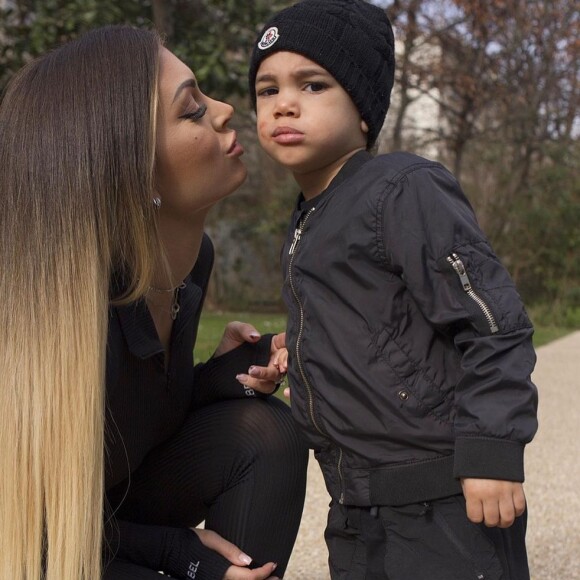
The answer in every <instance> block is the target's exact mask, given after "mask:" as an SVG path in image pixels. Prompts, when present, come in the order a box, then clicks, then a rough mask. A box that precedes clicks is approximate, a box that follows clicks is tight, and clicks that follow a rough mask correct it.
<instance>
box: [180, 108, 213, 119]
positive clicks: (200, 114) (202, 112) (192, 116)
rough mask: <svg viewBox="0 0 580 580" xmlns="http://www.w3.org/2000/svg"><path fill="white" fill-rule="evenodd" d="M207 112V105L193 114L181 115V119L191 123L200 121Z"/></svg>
mask: <svg viewBox="0 0 580 580" xmlns="http://www.w3.org/2000/svg"><path fill="white" fill-rule="evenodd" d="M206 112H207V105H200V106H199V107H198V108H197V109H196V110H195V111H192V112H191V113H184V114H183V115H180V116H179V118H180V119H188V120H190V121H199V119H201V118H202V117H203V116H204V115H205V114H206Z"/></svg>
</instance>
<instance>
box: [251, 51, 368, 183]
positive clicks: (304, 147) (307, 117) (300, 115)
mask: <svg viewBox="0 0 580 580" xmlns="http://www.w3.org/2000/svg"><path fill="white" fill-rule="evenodd" d="M256 103H257V114H258V137H259V139H260V143H261V145H262V147H263V148H264V150H265V151H266V152H267V153H268V155H270V157H272V158H273V159H274V160H275V161H277V162H278V163H280V164H282V165H283V166H285V167H287V168H288V169H290V170H291V171H293V172H294V173H295V174H300V175H302V174H308V173H311V172H316V171H320V170H324V169H325V168H327V167H330V168H332V167H334V166H335V165H336V163H337V162H340V161H341V160H346V159H348V157H349V156H350V155H351V154H352V153H354V152H355V151H358V150H360V149H364V148H366V142H367V139H366V132H367V131H368V128H367V126H366V123H365V122H364V121H362V120H361V117H360V114H359V112H358V110H357V109H356V107H355V105H354V103H353V102H352V100H351V98H350V97H349V95H348V93H347V92H346V91H345V90H344V89H343V88H342V86H341V85H340V84H339V83H338V82H337V81H336V80H335V79H334V77H332V76H331V74H330V73H329V72H327V71H326V70H325V69H324V68H322V67H321V66H320V65H318V64H316V63H315V62H313V61H311V60H310V59H308V58H306V57H304V56H302V55H299V54H296V53H293V52H285V51H280V52H276V53H274V54H273V55H272V56H269V57H268V58H266V59H265V60H264V61H263V62H262V63H261V65H260V68H259V69H258V73H257V76H256Z"/></svg>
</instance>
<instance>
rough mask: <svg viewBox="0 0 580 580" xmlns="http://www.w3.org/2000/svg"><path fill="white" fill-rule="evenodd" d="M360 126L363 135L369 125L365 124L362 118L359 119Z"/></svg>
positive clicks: (367, 130)
mask: <svg viewBox="0 0 580 580" xmlns="http://www.w3.org/2000/svg"><path fill="white" fill-rule="evenodd" d="M360 128H361V131H362V132H363V133H364V134H365V135H366V134H367V133H368V132H369V126H368V125H367V124H366V121H363V120H362V119H361V121H360Z"/></svg>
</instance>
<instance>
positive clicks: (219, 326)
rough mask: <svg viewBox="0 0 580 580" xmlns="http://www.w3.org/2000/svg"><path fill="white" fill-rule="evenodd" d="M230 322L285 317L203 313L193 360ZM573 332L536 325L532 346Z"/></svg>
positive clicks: (267, 328) (272, 325)
mask: <svg viewBox="0 0 580 580" xmlns="http://www.w3.org/2000/svg"><path fill="white" fill-rule="evenodd" d="M231 320H241V321H242V322H249V323H250V324H253V325H254V326H255V327H256V328H257V329H258V331H259V332H260V333H262V334H267V333H270V332H271V333H278V332H282V331H283V330H284V327H285V325H286V316H285V315H284V314H257V313H254V312H208V311H206V312H204V313H203V315H202V317H201V322H200V325H199V332H198V338H197V344H196V345H195V360H196V361H204V360H207V359H208V358H209V357H210V356H211V355H212V353H213V351H214V350H215V347H216V346H217V344H218V343H219V341H220V339H221V336H222V334H223V331H224V328H225V326H226V324H227V323H228V322H230V321H231ZM570 332H573V329H572V328H565V327H561V326H540V325H536V331H535V333H534V346H535V347H536V348H538V347H539V346H542V345H543V344H546V343H548V342H551V341H552V340H556V339H557V338H560V337H562V336H565V335H566V334H569V333H570Z"/></svg>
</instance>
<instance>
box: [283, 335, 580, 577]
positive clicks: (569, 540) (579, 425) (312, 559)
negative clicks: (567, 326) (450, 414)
mask: <svg viewBox="0 0 580 580" xmlns="http://www.w3.org/2000/svg"><path fill="white" fill-rule="evenodd" d="M533 378H534V382H535V383H536V385H538V388H539V391H540V429H539V431H538V434H537V435H536V438H535V439H534V441H533V443H532V444H531V445H530V446H529V447H528V448H527V450H526V473H527V481H526V487H525V489H526V494H527V497H528V505H529V520H528V553H529V559H530V568H531V572H532V580H580V451H579V450H580V332H575V333H573V334H570V335H568V336H566V337H564V338H562V339H560V340H557V341H554V342H552V343H550V344H548V345H546V346H543V347H540V348H539V349H538V363H537V365H536V370H535V372H534V377H533ZM329 501H330V498H329V496H328V494H327V492H326V489H325V487H324V483H323V481H322V476H321V474H320V469H319V468H318V464H317V463H316V461H315V460H314V458H312V457H311V461H310V465H309V468H308V487H307V492H306V504H305V507H304V515H303V517H302V523H301V526H300V531H299V533H298V539H297V541H296V546H295V548H294V553H293V555H292V558H291V560H290V564H289V567H288V570H287V572H286V575H285V580H328V579H329V578H330V576H329V574H328V568H327V563H326V558H327V552H326V545H325V543H324V537H323V533H324V527H325V522H326V514H327V510H328V503H329ZM413 580H419V579H413Z"/></svg>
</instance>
